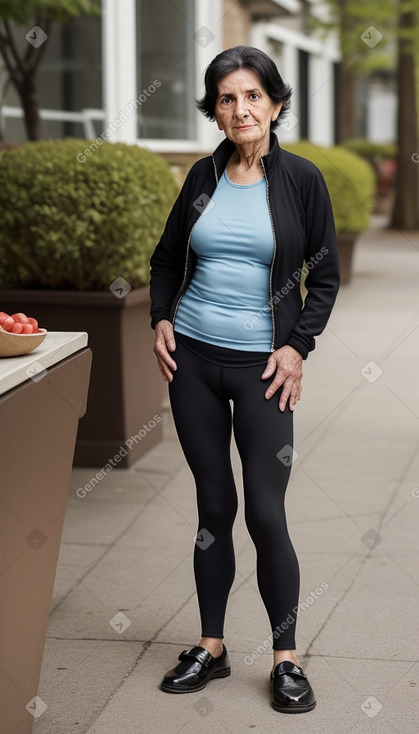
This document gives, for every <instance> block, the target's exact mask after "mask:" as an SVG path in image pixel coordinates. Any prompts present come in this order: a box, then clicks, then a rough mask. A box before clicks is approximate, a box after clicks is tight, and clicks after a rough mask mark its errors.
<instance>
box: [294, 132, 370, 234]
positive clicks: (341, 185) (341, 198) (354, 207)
mask: <svg viewBox="0 0 419 734" xmlns="http://www.w3.org/2000/svg"><path fill="white" fill-rule="evenodd" d="M283 148H284V149H286V150H289V151H290V152H291V153H296V155H300V156H302V157H303V158H308V160H310V161H312V162H313V163H314V164H315V165H316V166H317V167H318V168H319V169H320V171H321V172H322V174H323V176H324V179H325V181H326V185H327V188H328V189H329V193H330V198H331V200H332V207H333V214H334V217H335V224H336V231H337V233H339V234H340V233H343V232H348V233H356V232H362V230H364V229H366V228H367V227H368V224H369V219H370V211H371V210H372V204H373V198H374V192H375V175H374V171H373V169H372V168H371V166H370V165H369V164H368V163H367V162H366V161H365V160H363V159H362V158H360V157H359V156H357V155H355V153H351V152H350V151H349V150H345V149H344V148H342V147H340V146H334V147H331V148H325V147H322V146H320V145H314V144H313V143H309V142H307V141H301V142H300V143H286V144H284V145H283Z"/></svg>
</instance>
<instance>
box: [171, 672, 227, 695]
mask: <svg viewBox="0 0 419 734" xmlns="http://www.w3.org/2000/svg"><path fill="white" fill-rule="evenodd" d="M230 673H231V668H225V669H224V670H218V671H216V672H214V673H213V674H212V675H209V676H208V678H207V679H206V680H205V681H204V682H203V683H201V684H200V685H199V686H193V687H190V688H175V687H173V688H172V687H171V686H169V685H167V684H165V683H161V684H160V690H161V691H164V692H165V693H195V692H196V691H202V689H203V688H205V686H206V685H207V683H209V681H210V680H213V679H214V678H227V677H228V676H229V675H230Z"/></svg>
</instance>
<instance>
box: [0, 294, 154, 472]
mask: <svg viewBox="0 0 419 734" xmlns="http://www.w3.org/2000/svg"><path fill="white" fill-rule="evenodd" d="M0 310H3V311H6V312H10V313H15V312H16V311H23V312H24V313H27V314H28V315H31V316H34V317H35V318H37V319H38V321H39V324H40V326H43V327H45V328H46V329H48V330H51V331H86V332H87V333H88V335H89V346H90V349H91V350H92V352H93V364H92V373H91V379H90V390H89V400H88V405H87V412H86V415H85V417H84V418H83V419H82V420H81V421H80V425H79V430H78V434H77V442H76V450H75V455H74V465H75V466H89V467H90V466H94V467H100V468H103V469H104V472H102V473H101V474H102V475H103V474H105V473H106V472H107V471H110V469H111V468H112V467H114V466H115V467H116V466H118V467H120V468H128V467H130V466H131V465H132V464H133V463H134V462H135V461H137V460H138V459H139V458H140V457H141V456H142V455H143V454H144V453H145V452H146V451H148V450H149V449H150V448H152V447H153V446H154V445H155V444H156V443H158V442H159V441H160V440H161V438H162V419H161V409H162V408H161V406H162V402H163V399H164V396H165V392H166V390H165V383H164V382H163V380H162V378H161V375H160V371H159V370H158V368H157V363H156V359H155V356H154V353H153V351H152V344H153V332H152V330H151V328H150V316H149V295H148V288H137V289H133V290H131V291H130V292H129V293H128V294H127V295H126V296H125V297H123V298H118V297H116V296H115V295H114V294H113V293H111V292H110V291H108V292H93V291H84V292H80V291H47V290H23V289H22V290H21V289H16V290H8V289H1V290H0Z"/></svg>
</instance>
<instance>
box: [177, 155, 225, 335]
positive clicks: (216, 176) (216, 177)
mask: <svg viewBox="0 0 419 734" xmlns="http://www.w3.org/2000/svg"><path fill="white" fill-rule="evenodd" d="M211 158H212V164H213V166H214V173H215V186H216V187H217V184H218V174H217V167H216V165H215V160H214V156H213V155H212V156H211ZM214 191H215V189H214ZM213 193H214V192H213ZM200 217H201V215H200V216H199V217H198V219H197V220H196V222H197V221H198V220H199V219H200ZM196 222H194V224H193V225H192V227H191V231H190V232H189V237H188V244H187V245H186V261H185V270H184V271H183V280H182V285H181V286H180V291H179V292H180V296H179V298H178V301H177V304H176V307H175V311H174V314H173V318H172V326H174V323H175V318H176V314H177V310H178V308H179V304H180V302H181V300H182V298H183V296H184V295H185V293H182V290H183V287H184V285H185V281H186V272H187V270H188V261H189V248H190V244H191V237H192V232H193V228H194V227H195V224H196Z"/></svg>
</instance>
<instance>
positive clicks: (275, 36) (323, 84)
mask: <svg viewBox="0 0 419 734" xmlns="http://www.w3.org/2000/svg"><path fill="white" fill-rule="evenodd" d="M269 39H272V40H275V41H280V42H281V43H283V44H284V57H283V68H282V69H280V70H279V71H280V73H281V76H282V77H283V79H284V81H285V82H287V83H289V84H291V87H292V88H293V98H292V103H293V104H292V109H293V112H294V114H295V115H297V117H298V115H299V90H298V51H299V50H302V51H306V52H307V53H308V54H309V82H308V83H309V131H308V138H309V140H311V141H312V142H313V143H317V144H318V145H333V143H334V85H333V77H334V63H335V62H337V61H339V60H340V58H341V55H340V50H339V47H338V44H337V39H336V38H334V37H333V36H332V35H330V36H329V37H328V38H326V40H325V41H321V40H320V39H319V38H315V37H313V36H306V35H305V34H304V33H300V32H299V31H295V30H293V29H291V28H288V27H287V26H285V25H283V26H281V25H280V24H277V23H266V22H260V23H255V24H254V25H253V27H252V34H251V45H253V46H256V47H257V48H260V49H261V50H267V48H268V41H269ZM278 137H280V139H281V140H283V141H284V142H285V141H288V142H296V141H298V140H299V126H298V125H297V126H296V127H294V128H293V129H291V130H290V132H286V131H285V130H281V127H279V129H278Z"/></svg>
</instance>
